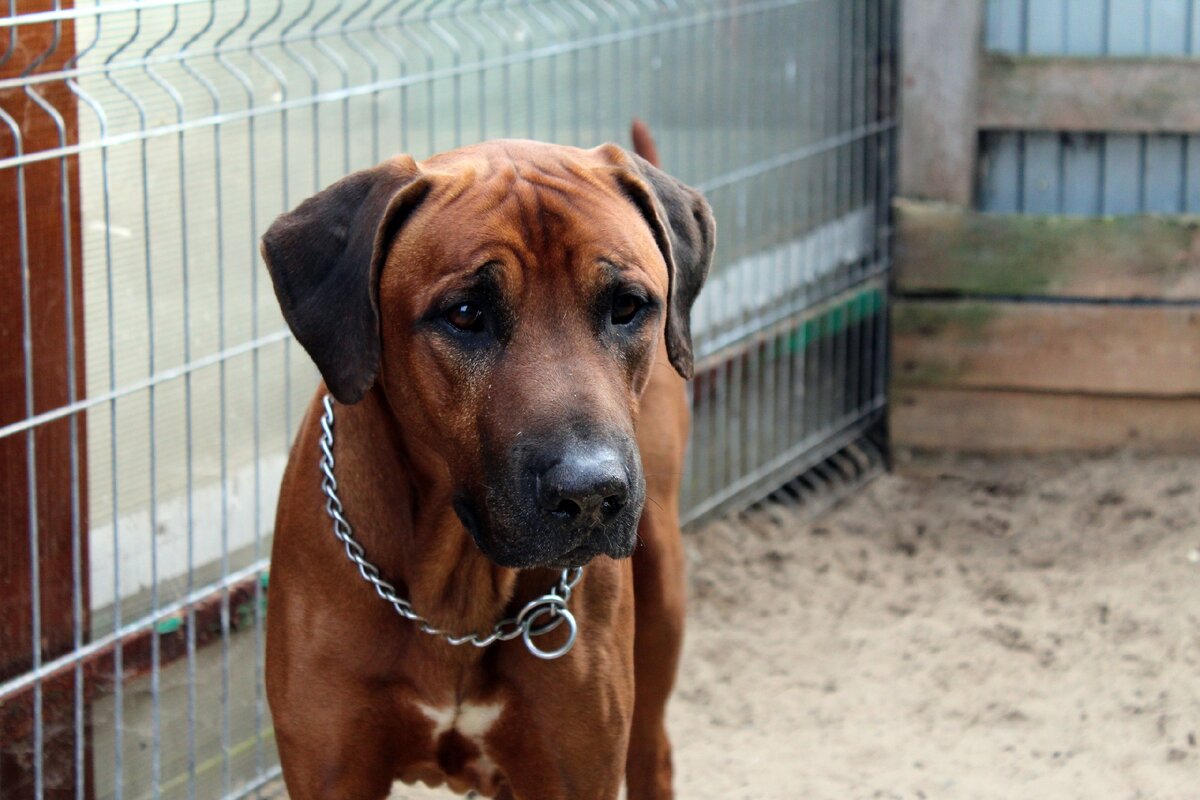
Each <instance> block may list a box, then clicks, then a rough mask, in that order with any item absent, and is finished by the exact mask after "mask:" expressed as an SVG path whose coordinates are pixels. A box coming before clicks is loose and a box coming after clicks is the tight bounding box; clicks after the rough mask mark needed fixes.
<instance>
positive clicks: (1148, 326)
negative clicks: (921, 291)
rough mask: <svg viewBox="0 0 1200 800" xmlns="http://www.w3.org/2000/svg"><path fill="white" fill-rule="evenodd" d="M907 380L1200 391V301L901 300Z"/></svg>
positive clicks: (897, 344) (1174, 393)
mask: <svg viewBox="0 0 1200 800" xmlns="http://www.w3.org/2000/svg"><path fill="white" fill-rule="evenodd" d="M892 346H893V365H894V366H893V377H894V381H895V383H896V384H897V385H900V386H927V387H929V386H932V387H939V388H948V387H955V388H965V387H974V388H982V389H1004V390H1009V389H1024V390H1032V391H1042V392H1068V393H1069V392H1075V393H1089V394H1103V395H1138V396H1158V397H1184V396H1192V395H1195V396H1197V397H1200V305H1196V306H1128V305H1093V304H1059V303H1009V302H983V301H952V302H946V301H913V300H898V301H896V302H895V303H894V304H893V307H892Z"/></svg>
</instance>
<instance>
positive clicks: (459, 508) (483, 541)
mask: <svg viewBox="0 0 1200 800" xmlns="http://www.w3.org/2000/svg"><path fill="white" fill-rule="evenodd" d="M640 506H641V503H640V502H639V503H638V504H637V507H636V508H630V509H627V512H628V513H623V514H622V515H621V518H620V519H614V520H612V521H611V522H610V523H609V524H608V525H605V526H603V527H598V528H594V529H592V530H591V531H588V532H586V533H585V534H583V536H582V537H581V538H576V539H573V540H571V541H566V542H564V541H562V540H561V538H559V537H556V536H554V535H553V533H552V532H549V531H543V530H539V529H538V527H537V525H536V524H535V523H533V522H532V521H530V520H528V519H525V520H518V521H517V524H515V525H503V524H501V525H497V524H495V523H492V522H491V521H490V515H488V514H486V513H481V509H480V508H479V507H478V506H476V504H475V503H473V502H472V501H471V500H470V499H469V498H467V497H466V496H465V495H461V494H460V495H459V496H458V497H457V498H456V499H455V501H454V511H455V513H456V514H457V516H458V518H459V520H460V521H461V522H462V524H463V527H464V528H466V530H467V532H468V533H469V534H470V535H471V539H472V540H473V541H474V542H475V546H476V547H478V548H479V551H480V552H481V553H483V555H484V556H486V557H487V558H488V559H489V560H491V561H492V562H494V563H495V564H496V565H498V566H501V567H506V568H509V569H532V568H537V567H548V568H552V569H570V568H572V567H582V566H586V565H587V564H589V563H591V562H592V561H593V560H594V559H595V558H597V557H598V556H608V557H609V558H614V559H622V558H628V557H630V556H631V555H633V550H634V546H635V544H636V541H637V522H638V519H639V518H640V517H641V508H640Z"/></svg>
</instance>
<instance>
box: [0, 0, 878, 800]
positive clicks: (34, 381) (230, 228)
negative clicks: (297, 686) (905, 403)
mask: <svg viewBox="0 0 1200 800" xmlns="http://www.w3.org/2000/svg"><path fill="white" fill-rule="evenodd" d="M896 5H897V3H896V2H895V0H720V1H719V2H701V0H637V1H636V2H635V0H613V1H612V2H608V1H607V0H606V2H603V3H593V2H585V1H584V0H562V1H554V0H472V2H465V1H464V0H457V1H456V2H437V1H432V2H426V1H423V0H415V1H414V2H406V3H404V2H399V0H354V1H353V2H345V1H342V0H309V2H292V0H275V2H265V3H260V2H254V3H251V2H250V1H249V0H243V2H240V3H239V2H216V1H215V0H125V1H123V2H112V3H100V2H98V0H97V2H96V3H95V4H72V3H70V2H50V1H49V0H39V2H31V3H22V4H20V8H21V11H20V13H18V12H17V10H16V6H15V5H14V4H12V3H11V2H10V3H9V5H8V9H7V12H6V13H3V15H0V123H2V124H0V219H2V222H0V231H3V234H2V235H3V236H4V237H5V242H4V244H5V245H6V247H5V248H4V251H5V252H4V255H3V256H0V259H2V260H0V331H2V332H3V337H2V338H0V347H2V352H0V357H2V358H0V362H2V365H0V370H3V376H4V377H3V385H4V391H3V392H0V488H2V489H3V492H4V498H5V501H4V502H5V507H4V512H3V514H4V520H3V521H4V523H5V526H4V529H3V530H2V531H0V538H2V541H0V546H2V547H3V548H4V551H5V553H8V554H12V558H8V557H6V559H5V561H4V564H3V567H2V569H3V572H2V573H0V574H2V575H3V577H4V579H5V580H4V582H3V583H0V590H2V591H3V592H4V594H3V596H2V598H0V599H3V600H4V602H5V603H7V604H8V605H9V609H10V611H9V613H8V614H7V615H6V617H7V618H6V620H5V622H4V626H3V628H2V629H0V630H2V632H3V638H0V795H2V796H4V797H6V798H8V797H14V798H24V797H44V796H53V797H68V796H71V797H89V798H90V797H97V798H110V797H111V798H141V797H153V798H159V797H224V796H243V795H246V794H248V793H251V792H253V791H255V790H256V788H258V787H261V786H263V785H264V784H266V783H267V782H269V781H270V780H272V779H273V778H274V777H275V776H276V774H277V766H276V756H275V753H274V749H273V744H272V739H271V725H270V719H269V714H268V711H267V708H266V703H265V699H264V695H263V689H262V673H263V663H262V652H263V648H262V645H263V621H264V614H265V613H266V608H267V596H268V589H269V578H268V576H269V563H268V554H269V550H270V540H271V527H272V519H273V510H274V504H275V501H276V492H277V487H278V484H279V480H280V476H281V473H282V468H283V464H284V462H285V459H286V455H287V451H288V447H289V444H290V440H291V437H292V436H293V434H294V430H295V425H296V423H297V421H298V419H299V414H300V413H301V410H302V408H303V406H304V404H305V403H306V402H307V400H308V398H309V396H310V392H311V391H312V389H313V387H314V385H315V383H316V380H317V375H316V372H315V370H314V369H313V368H312V366H311V365H310V364H309V362H308V360H307V357H306V356H305V354H304V353H303V351H301V350H300V349H298V348H297V347H296V345H295V343H294V342H293V341H292V339H291V337H290V334H289V333H288V331H287V330H286V328H285V326H284V324H283V322H282V320H281V318H280V316H279V312H278V309H277V307H276V303H275V299H274V296H273V293H272V292H271V290H270V286H269V282H268V280H267V276H266V273H265V270H264V269H263V267H262V265H261V263H260V262H259V258H258V252H257V247H258V245H257V241H258V237H259V235H260V234H261V232H262V230H263V229H264V228H265V227H266V226H267V225H268V224H269V223H270V221H271V220H272V219H273V218H274V217H275V215H277V214H279V213H280V212H282V211H284V210H286V209H288V208H290V207H293V206H294V205H296V204H297V203H298V202H300V201H301V200H302V199H304V198H305V197H307V196H308V195H310V194H312V193H313V192H315V191H316V190H317V189H319V188H321V187H323V186H324V185H326V184H328V183H330V182H332V181H333V180H335V179H336V178H338V177H340V176H342V175H344V174H345V173H347V172H348V171H351V170H353V169H357V168H360V167H364V166H367V165H370V164H373V163H375V162H377V161H379V160H381V159H383V158H385V157H387V156H389V155H391V154H394V153H396V152H409V153H412V154H414V155H415V156H417V157H418V158H419V157H423V156H426V155H430V154H432V153H434V152H438V151H441V150H445V149H448V148H451V147H454V146H456V145H459V144H465V143H469V142H471V141H476V140H479V139H485V138H492V137H498V136H518V137H529V138H537V139H545V140H551V141H559V142H564V143H572V144H579V145H583V146H592V145H595V144H599V143H601V142H604V141H618V142H625V141H626V138H627V131H628V126H629V123H630V121H631V119H632V118H633V117H634V116H640V117H642V118H643V119H645V120H646V121H647V122H648V123H649V125H650V127H651V129H652V130H653V132H654V134H655V136H656V138H657V139H658V144H659V150H660V152H661V153H662V154H663V156H664V160H665V162H666V163H665V166H666V168H667V169H668V170H669V171H671V172H672V173H673V174H676V175H677V176H679V177H680V178H682V179H683V180H685V181H687V182H688V183H690V184H692V185H694V186H697V187H699V188H701V189H702V190H704V191H705V193H706V194H707V196H708V198H709V199H710V201H711V203H712V205H713V207H714V209H715V211H716V215H717V219H718V229H719V236H718V241H719V246H718V254H717V259H716V265H715V267H714V272H713V275H712V278H711V284H710V286H709V288H708V289H707V290H706V292H705V294H704V295H702V299H701V301H700V302H699V304H698V305H697V308H696V310H695V320H694V323H693V330H694V332H695V336H696V350H697V355H698V373H697V378H696V381H695V382H694V385H693V401H694V402H693V405H694V414H695V425H694V435H693V438H692V444H691V451H690V465H689V475H688V478H687V482H686V491H685V498H684V514H685V517H686V518H687V519H688V520H695V519H698V518H700V517H701V516H703V515H705V514H710V513H714V512H716V511H718V510H720V509H724V508H729V507H732V506H736V505H738V504H744V503H746V502H749V501H751V500H754V499H756V498H758V497H761V496H762V495H764V494H765V493H767V492H769V491H771V490H772V489H773V488H775V487H776V486H778V485H779V484H781V483H782V482H784V481H786V480H788V479H789V478H791V477H793V476H794V475H795V474H797V473H799V472H800V471H802V470H804V469H805V468H806V467H807V466H809V465H811V464H813V463H816V462H817V461H819V460H821V459H823V458H825V457H827V456H828V455H829V454H830V453H832V452H834V451H836V450H838V449H840V448H842V447H844V446H846V445H847V444H849V443H850V442H852V441H853V440H854V439H855V438H857V437H859V436H861V435H863V433H864V432H865V431H867V430H868V429H870V428H872V427H873V426H876V425H878V424H879V423H880V420H881V416H882V411H883V407H884V401H885V374H886V369H885V364H886V354H887V343H886V338H885V333H886V326H885V320H886V308H887V304H886V298H885V277H886V270H887V267H888V261H889V252H890V227H889V211H888V208H889V198H890V196H891V193H892V173H893V168H894V142H893V139H894V130H895V111H896V108H895V101H894V97H895V76H896V63H895V58H896V54H895V45H894V41H895V34H896V24H897V23H896V16H897V11H896Z"/></svg>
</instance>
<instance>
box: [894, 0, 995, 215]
mask: <svg viewBox="0 0 1200 800" xmlns="http://www.w3.org/2000/svg"><path fill="white" fill-rule="evenodd" d="M983 7H984V3H983V0H907V2H905V4H904V13H903V15H902V16H903V26H902V36H903V42H902V54H903V84H902V87H903V92H904V96H903V101H902V122H901V129H900V194H902V195H904V196H905V197H916V198H921V199H926V200H942V201H945V202H948V203H955V204H957V205H960V206H963V207H966V206H969V205H970V204H971V199H972V193H973V190H974V184H975V156H976V150H977V147H978V144H977V139H978V136H977V135H976V128H977V125H976V121H975V112H976V107H977V105H978V101H977V98H976V92H977V73H978V62H979V53H980V49H981V44H982V39H983Z"/></svg>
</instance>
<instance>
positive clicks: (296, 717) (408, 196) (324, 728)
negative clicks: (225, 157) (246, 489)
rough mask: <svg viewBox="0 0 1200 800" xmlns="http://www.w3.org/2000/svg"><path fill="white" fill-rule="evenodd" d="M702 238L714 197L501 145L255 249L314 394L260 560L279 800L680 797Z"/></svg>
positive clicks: (310, 214)
mask: <svg viewBox="0 0 1200 800" xmlns="http://www.w3.org/2000/svg"><path fill="white" fill-rule="evenodd" d="M634 134H635V144H636V145H637V147H638V148H639V149H640V150H641V152H642V153H644V154H647V155H650V156H651V158H652V159H653V160H655V161H656V160H657V159H656V157H655V156H654V152H653V143H652V139H651V138H650V137H649V133H648V131H647V130H646V129H645V128H644V126H641V124H640V123H635V127H634ZM714 237H715V225H714V222H713V217H712V212H711V209H710V208H709V206H708V204H707V202H706V201H705V200H704V198H703V197H702V196H701V195H700V194H699V193H698V192H696V191H695V190H693V189H690V188H689V187H687V186H685V185H684V184H682V183H681V182H679V181H678V180H676V179H674V178H672V177H670V176H669V175H667V174H666V173H664V172H662V171H661V170H660V169H659V168H658V167H657V166H656V165H655V164H652V163H651V162H650V161H649V160H647V159H644V158H642V157H641V156H639V155H637V154H636V153H633V154H631V153H628V152H626V151H625V150H623V149H622V148H620V147H618V146H616V145H613V144H608V145H603V146H600V147H597V148H595V149H591V150H583V149H576V148H572V147H565V146H558V145H551V144H544V143H538V142H531V141H518V140H501V141H492V142H486V143H483V144H480V145H475V146H470V147H464V148H461V149H457V150H454V151H451V152H448V153H444V154H441V155H437V156H434V157H432V158H429V159H427V160H425V161H422V162H419V163H418V162H416V161H414V160H413V159H412V158H410V157H408V156H403V155H402V156H398V157H396V158H393V159H391V160H389V161H385V162H383V163H382V164H379V165H378V166H376V167H373V168H370V169H367V170H364V171H361V172H357V173H354V174H352V175H350V176H348V177H346V178H344V179H342V180H340V181H338V182H337V183H335V184H333V185H332V186H330V187H328V188H326V189H325V190H323V191H321V192H320V193H319V194H317V195H315V196H314V197H311V198H309V199H308V200H306V201H304V202H303V203H302V204H300V205H299V206H298V207H297V208H296V209H294V210H292V211H290V212H288V213H285V214H283V215H282V216H280V217H279V218H278V219H277V220H276V221H275V222H274V223H273V224H272V225H271V227H270V229H269V230H268V231H267V232H266V234H265V235H264V236H263V240H262V253H263V257H264V260H265V262H266V264H267V268H268V270H269V272H270V275H271V279H272V282H273V285H274V288H275V293H276V296H277V298H278V300H279V304H280V307H281V309H282V312H283V316H284V318H285V320H286V322H287V324H288V325H289V327H290V328H291V330H292V332H293V334H294V335H295V338H296V339H297V341H298V342H299V343H300V344H301V345H302V346H303V347H304V348H305V350H306V351H307V352H308V353H309V355H310V356H311V357H312V359H313V361H314V362H315V363H316V366H317V367H318V369H319V370H320V373H321V376H322V379H323V381H322V386H321V387H320V388H319V389H318V391H317V393H316V396H315V397H314V399H313V401H312V403H311V405H310V406H309V408H308V411H307V413H306V415H305V417H304V419H303V421H302V423H301V426H300V429H299V433H298V435H297V438H296V440H295V443H294V445H293V448H292V452H291V457H290V460H289V462H288V466H287V469H286V471H285V474H284V477H283V483H282V487H281V490H280V496H279V506H278V512H277V517H276V526H275V538H274V543H273V549H272V565H271V588H270V598H271V600H270V602H271V605H270V613H269V615H268V630H267V663H266V688H267V697H268V700H269V702H270V707H271V713H272V716H273V720H274V727H275V737H276V741H277V743H278V749H279V756H280V761H281V763H282V769H283V777H284V781H285V783H286V785H287V788H288V791H289V793H290V796H291V797H292V798H294V800H312V799H313V798H345V799H346V800H362V799H363V798H383V797H386V796H387V795H388V793H389V791H390V789H391V786H392V783H393V781H395V780H399V781H403V782H407V783H416V782H424V783H426V784H428V785H430V786H439V785H445V786H448V787H449V788H450V789H452V790H454V791H456V792H459V793H465V792H469V791H473V792H475V793H477V794H479V795H482V796H484V797H492V798H504V799H505V800H611V799H612V798H616V797H617V796H618V794H619V792H620V788H621V785H622V783H623V782H625V783H626V784H627V792H628V797H629V798H630V800H661V799H662V798H669V797H671V796H672V789H671V773H672V767H671V754H670V744H669V741H668V738H667V734H666V730H665V726H664V715H665V710H666V704H667V699H668V696H669V694H670V692H671V689H672V685H673V683H674V680H675V672H676V667H677V664H678V661H679V653H680V646H681V641H682V635H683V617H684V575H683V572H684V564H683V555H682V543H681V540H680V533H679V516H678V500H679V485H680V477H681V473H682V470H683V459H684V453H685V447H686V440H687V434H688V426H689V416H688V405H687V398H686V389H685V379H686V378H688V377H690V375H691V372H692V368H693V354H692V342H691V334H690V328H689V314H690V310H691V307H692V304H693V302H694V301H695V299H696V296H697V294H698V292H699V291H700V288H701V286H702V285H703V282H704V279H705V276H706V274H707V272H708V268H709V265H710V262H711V260H712V254H713V245H714ZM630 556H632V558H630ZM523 645H524V646H523ZM535 656H541V658H539V657H535Z"/></svg>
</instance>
